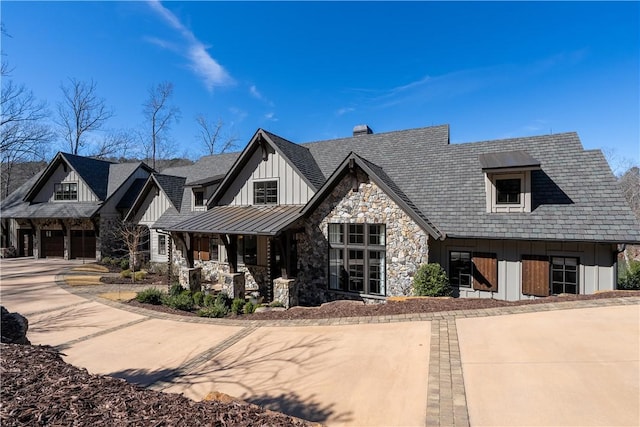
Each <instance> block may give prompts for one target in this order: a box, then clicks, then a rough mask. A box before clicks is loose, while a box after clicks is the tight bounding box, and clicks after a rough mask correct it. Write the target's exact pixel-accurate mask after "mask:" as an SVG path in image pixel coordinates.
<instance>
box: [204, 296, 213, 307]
mask: <svg viewBox="0 0 640 427" xmlns="http://www.w3.org/2000/svg"><path fill="white" fill-rule="evenodd" d="M215 302H216V299H215V297H214V296H213V295H211V294H207V295H205V296H204V301H203V303H204V306H205V307H213V304H214V303H215Z"/></svg>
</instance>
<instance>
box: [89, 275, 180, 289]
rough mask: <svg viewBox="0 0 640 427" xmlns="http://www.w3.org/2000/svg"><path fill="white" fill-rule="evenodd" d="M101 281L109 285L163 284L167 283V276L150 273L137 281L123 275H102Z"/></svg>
mask: <svg viewBox="0 0 640 427" xmlns="http://www.w3.org/2000/svg"><path fill="white" fill-rule="evenodd" d="M100 281H101V282H102V283H106V284H108V285H120V284H122V285H140V286H142V285H158V284H163V285H166V283H167V278H166V277H164V278H163V277H160V276H157V275H155V274H150V275H148V276H147V277H145V278H144V279H140V280H136V281H135V282H133V281H132V280H131V279H127V278H122V277H115V276H102V277H101V278H100Z"/></svg>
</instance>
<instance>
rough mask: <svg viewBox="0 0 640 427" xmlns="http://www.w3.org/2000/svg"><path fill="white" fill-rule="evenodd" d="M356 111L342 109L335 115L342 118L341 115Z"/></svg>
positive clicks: (348, 108)
mask: <svg viewBox="0 0 640 427" xmlns="http://www.w3.org/2000/svg"><path fill="white" fill-rule="evenodd" d="M355 110H356V109H355V108H353V107H343V108H339V109H338V111H336V115H338V116H342V115H343V114H347V113H351V112H353V111H355Z"/></svg>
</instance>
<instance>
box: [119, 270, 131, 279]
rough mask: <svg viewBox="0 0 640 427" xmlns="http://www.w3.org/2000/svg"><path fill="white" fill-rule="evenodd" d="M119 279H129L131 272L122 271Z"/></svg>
mask: <svg viewBox="0 0 640 427" xmlns="http://www.w3.org/2000/svg"><path fill="white" fill-rule="evenodd" d="M120 277H124V278H129V277H131V270H128V269H127V270H122V271H121V272H120Z"/></svg>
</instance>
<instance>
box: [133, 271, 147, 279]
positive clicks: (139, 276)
mask: <svg viewBox="0 0 640 427" xmlns="http://www.w3.org/2000/svg"><path fill="white" fill-rule="evenodd" d="M145 277H147V272H146V271H143V270H140V271H136V272H135V273H133V278H134V279H135V280H143V279H144V278H145Z"/></svg>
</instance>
